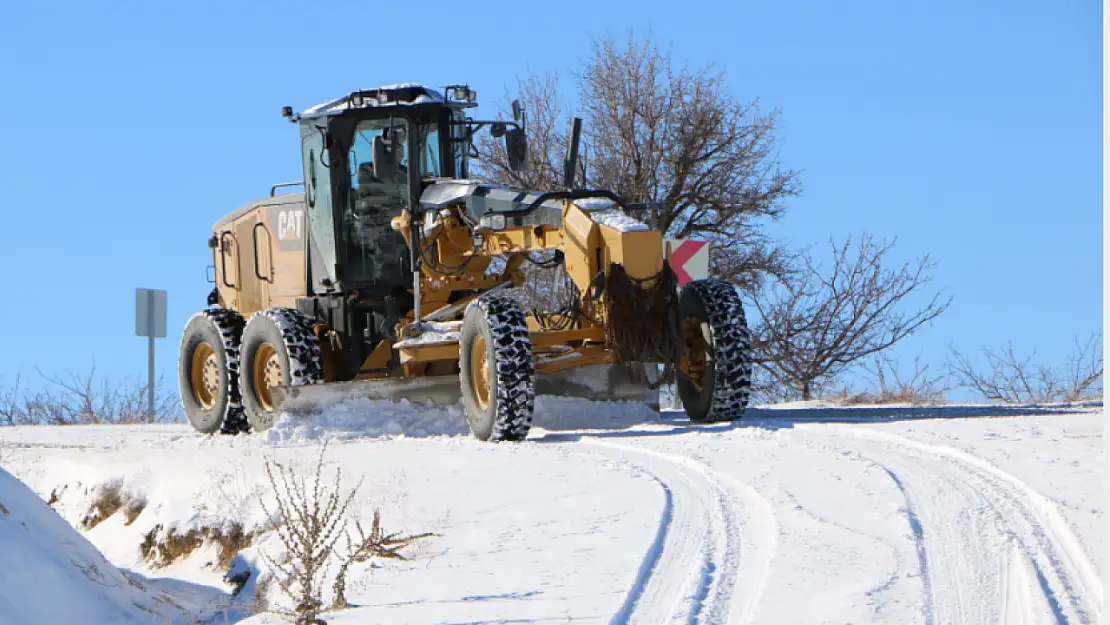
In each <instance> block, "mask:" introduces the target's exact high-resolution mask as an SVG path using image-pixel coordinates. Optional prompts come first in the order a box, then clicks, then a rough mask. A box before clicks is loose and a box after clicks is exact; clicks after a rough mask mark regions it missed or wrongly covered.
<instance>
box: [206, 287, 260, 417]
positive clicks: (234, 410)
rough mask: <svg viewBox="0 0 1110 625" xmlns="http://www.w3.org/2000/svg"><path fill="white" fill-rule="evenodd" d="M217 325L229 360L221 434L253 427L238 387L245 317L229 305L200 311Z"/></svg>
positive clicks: (226, 357)
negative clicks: (240, 349) (247, 416)
mask: <svg viewBox="0 0 1110 625" xmlns="http://www.w3.org/2000/svg"><path fill="white" fill-rule="evenodd" d="M197 314H198V315H204V316H205V317H207V318H208V321H209V322H210V323H211V324H212V325H213V326H215V327H216V330H217V331H218V332H219V333H220V337H221V338H223V342H224V355H225V359H226V362H227V384H228V391H227V408H226V409H225V411H224V418H223V420H222V421H221V422H220V434H238V433H240V432H247V431H248V430H250V425H249V424H247V418H246V416H244V414H243V395H242V392H241V391H240V389H239V346H240V341H241V340H242V338H243V326H244V325H246V322H244V321H243V316H242V315H240V314H239V313H238V312H236V311H234V310H230V309H227V308H210V309H208V310H202V311H201V312H199V313H197Z"/></svg>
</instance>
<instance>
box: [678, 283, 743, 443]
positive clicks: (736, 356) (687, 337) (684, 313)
mask: <svg viewBox="0 0 1110 625" xmlns="http://www.w3.org/2000/svg"><path fill="white" fill-rule="evenodd" d="M678 312H679V328H680V332H681V335H682V341H681V344H680V346H679V349H680V355H679V362H678V366H676V367H675V370H676V378H677V379H676V382H677V386H678V396H679V399H681V400H682V405H683V407H684V408H685V409H686V414H687V416H689V417H690V420H691V421H693V422H695V423H711V422H714V421H733V420H736V419H739V418H740V417H741V416H743V414H744V410H745V409H746V408H747V406H748V401H749V400H750V398H751V390H752V362H751V355H750V351H751V333H750V332H749V331H748V324H747V320H746V319H745V317H744V306H743V304H742V303H741V301H740V296H739V295H737V294H736V289H734V288H733V286H732V285H731V284H729V283H727V282H725V281H723V280H717V279H712V278H711V279H708V280H696V281H694V282H690V283H689V284H687V285H686V286H685V288H683V289H682V295H681V296H680V297H679V300H678Z"/></svg>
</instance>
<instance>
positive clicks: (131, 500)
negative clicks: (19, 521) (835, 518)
mask: <svg viewBox="0 0 1110 625" xmlns="http://www.w3.org/2000/svg"><path fill="white" fill-rule="evenodd" d="M62 490H63V491H64V490H65V489H64V488H63V489H62ZM58 499H59V492H58V490H57V489H53V490H51V491H50V499H48V500H47V502H46V503H47V505H50V506H53V505H54V504H55V503H57V502H58ZM145 508H146V501H145V500H144V499H142V498H139V497H127V496H125V493H124V492H123V489H122V485H121V484H120V483H119V482H113V483H109V484H104V485H101V486H100V487H99V488H97V490H96V494H95V495H94V497H93V502H92V504H91V505H90V506H89V511H88V512H86V513H85V516H84V517H82V519H81V529H83V530H91V529H92V528H94V527H96V526H97V525H99V524H100V523H102V522H104V521H105V520H106V519H108V517H110V516H112V515H113V514H115V513H117V512H119V511H120V510H123V515H124V525H131V524H132V523H134V522H135V519H137V518H138V517H139V515H140V514H142V513H143V510H144V509H145Z"/></svg>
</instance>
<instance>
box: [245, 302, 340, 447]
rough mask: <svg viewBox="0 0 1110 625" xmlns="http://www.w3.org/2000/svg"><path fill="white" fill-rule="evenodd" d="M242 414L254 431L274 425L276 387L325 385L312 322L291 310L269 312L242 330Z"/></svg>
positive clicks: (251, 320)
mask: <svg viewBox="0 0 1110 625" xmlns="http://www.w3.org/2000/svg"><path fill="white" fill-rule="evenodd" d="M242 351H243V359H242V375H241V379H242V390H243V412H244V414H245V415H246V419H247V422H248V423H249V424H250V427H251V429H252V430H254V431H257V432H262V431H265V430H267V429H269V428H270V427H271V426H272V425H273V424H274V419H275V418H276V416H277V410H275V407H274V399H273V396H272V394H271V392H270V388H271V387H273V386H302V385H307V384H320V383H321V382H323V381H324V375H323V367H321V365H320V345H319V342H318V341H317V339H316V333H315V332H313V330H312V320H311V319H309V318H308V317H306V316H305V315H303V314H301V313H300V312H298V311H296V310H292V309H289V308H267V309H266V310H260V311H258V312H256V313H255V314H254V315H252V316H251V318H250V320H249V321H247V324H246V327H245V328H244V329H243V346H242Z"/></svg>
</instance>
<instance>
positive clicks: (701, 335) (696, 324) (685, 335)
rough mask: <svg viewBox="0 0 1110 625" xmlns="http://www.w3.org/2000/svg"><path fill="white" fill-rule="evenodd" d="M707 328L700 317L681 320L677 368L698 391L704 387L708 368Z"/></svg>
mask: <svg viewBox="0 0 1110 625" xmlns="http://www.w3.org/2000/svg"><path fill="white" fill-rule="evenodd" d="M707 333H708V328H707V327H706V324H703V323H702V322H701V320H700V319H698V318H696V317H687V318H686V319H683V320H682V348H681V351H682V353H681V356H680V357H679V361H678V368H679V370H680V371H682V374H683V375H685V376H686V378H687V379H689V380H690V382H691V383H692V384H693V385H694V388H695V389H697V390H698V391H699V392H700V391H701V390H703V389H704V388H705V373H706V370H707V369H708V368H709V337H708V336H706V335H707Z"/></svg>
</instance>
